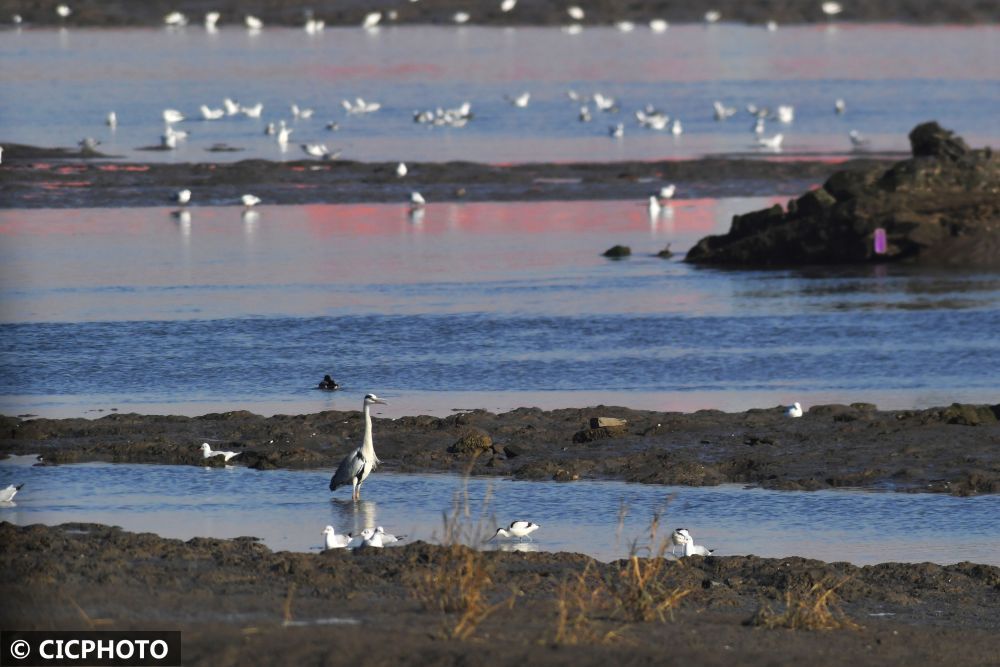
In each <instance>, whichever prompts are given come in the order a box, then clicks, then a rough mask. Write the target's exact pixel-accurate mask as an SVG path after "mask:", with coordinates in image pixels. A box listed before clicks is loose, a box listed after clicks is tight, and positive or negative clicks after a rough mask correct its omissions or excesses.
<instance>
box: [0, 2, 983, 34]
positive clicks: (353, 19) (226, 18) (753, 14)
mask: <svg viewBox="0 0 1000 667" xmlns="http://www.w3.org/2000/svg"><path fill="white" fill-rule="evenodd" d="M60 3H61V0H2V1H0V16H3V17H4V21H5V22H6V21H8V20H9V18H8V17H10V16H12V15H13V14H15V13H17V14H20V15H21V17H22V18H23V20H24V22H25V23H26V24H27V25H38V26H55V25H65V26H88V27H126V26H163V24H164V23H163V18H164V16H166V15H167V14H168V13H170V12H173V11H181V12H184V13H185V14H187V16H188V18H189V20H190V21H191V23H192V28H194V27H195V26H197V27H199V28H200V24H201V22H202V20H203V17H204V15H205V13H206V12H209V11H218V12H220V13H221V18H220V20H219V25H220V26H232V25H234V24H236V25H239V26H241V27H242V24H243V18H244V16H245V15H247V14H253V15H255V16H257V17H259V18H260V19H262V20H263V21H264V24H265V29H266V26H268V25H271V26H274V25H285V26H301V25H302V24H303V23H304V21H305V19H306V17H307V16H313V17H314V18H316V19H322V20H324V21H326V23H327V25H328V26H359V25H361V22H362V20H363V19H364V17H365V15H366V14H368V13H369V12H372V11H381V12H382V25H396V24H432V25H433V24H437V25H454V24H455V19H454V15H455V13H456V12H459V11H464V12H466V13H468V15H469V18H468V23H469V24H470V25H490V26H518V25H521V26H555V25H567V24H569V23H573V22H575V21H573V20H571V18H570V17H569V15H568V14H567V12H566V8H567V7H568V6H569V4H572V3H565V2H559V1H557V0H534V1H532V2H526V1H525V2H519V3H517V5H516V7H515V8H514V9H513V10H512V11H509V12H503V11H501V10H500V2H499V1H497V2H489V3H482V2H476V1H475V0H421V2H418V3H414V2H406V1H405V0H389V1H388V2H381V3H372V2H368V1H367V0H337V1H336V2H334V0H286V1H284V2H269V1H267V0H249V1H244V0H239V1H237V0H148V1H146V2H124V1H122V0H110V1H109V0H76V1H75V2H70V3H68V4H69V5H70V7H71V8H72V10H73V12H72V14H70V16H68V17H66V18H65V19H60V17H59V16H58V15H57V14H56V11H55V8H56V5H58V4H60ZM580 4H581V5H582V6H583V7H584V8H585V10H586V15H585V16H584V17H583V18H582V19H581V20H580V21H579V23H581V24H582V25H585V26H601V25H603V26H608V25H612V24H614V23H616V22H618V21H625V20H627V21H632V22H634V23H636V24H638V25H639V26H644V25H645V24H646V23H647V22H649V21H650V20H651V19H663V20H666V21H669V22H671V23H703V22H704V16H705V12H706V11H708V10H715V11H718V12H719V13H720V14H721V20H722V21H724V22H735V23H750V24H763V23H766V22H767V21H772V20H773V21H777V22H778V23H779V24H797V23H827V22H828V21H829V18H828V17H827V16H826V15H825V14H824V13H823V12H822V10H821V8H820V5H821V3H819V2H809V3H802V2H798V3H794V2H793V3H789V2H774V1H772V0H749V1H745V2H744V1H737V0H713V1H712V2H710V3H690V2H682V1H681V0H635V1H633V2H629V3H627V7H622V3H620V2H614V1H613V0H589V1H588V2H586V3H580ZM836 18H837V20H838V21H841V22H863V23H871V22H903V23H918V24H931V23H996V22H997V21H1000V9H998V8H997V6H996V4H995V3H992V4H991V3H987V2H981V1H978V0H949V1H948V2H929V1H927V0H916V1H914V0H874V1H873V2H864V3H843V11H842V12H841V13H840V14H839V15H838V16H837V17H836Z"/></svg>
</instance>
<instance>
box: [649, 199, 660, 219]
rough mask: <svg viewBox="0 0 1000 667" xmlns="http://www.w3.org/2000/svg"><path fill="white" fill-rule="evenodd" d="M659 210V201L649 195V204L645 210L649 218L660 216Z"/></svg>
mask: <svg viewBox="0 0 1000 667" xmlns="http://www.w3.org/2000/svg"><path fill="white" fill-rule="evenodd" d="M661 208H662V207H661V206H660V200H659V199H657V198H656V197H654V196H652V195H650V197H649V203H648V204H647V205H646V209H647V211H648V212H649V217H651V218H655V217H656V216H658V215H659V214H660V209H661Z"/></svg>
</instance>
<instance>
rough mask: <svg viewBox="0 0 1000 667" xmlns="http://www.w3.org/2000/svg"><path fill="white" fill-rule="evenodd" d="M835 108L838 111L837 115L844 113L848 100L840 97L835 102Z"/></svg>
mask: <svg viewBox="0 0 1000 667" xmlns="http://www.w3.org/2000/svg"><path fill="white" fill-rule="evenodd" d="M833 110H834V111H836V112H837V115H840V114H842V113H844V112H845V111H847V102H845V101H844V99H843V98H842V97H838V98H837V99H836V100H835V101H834V103H833Z"/></svg>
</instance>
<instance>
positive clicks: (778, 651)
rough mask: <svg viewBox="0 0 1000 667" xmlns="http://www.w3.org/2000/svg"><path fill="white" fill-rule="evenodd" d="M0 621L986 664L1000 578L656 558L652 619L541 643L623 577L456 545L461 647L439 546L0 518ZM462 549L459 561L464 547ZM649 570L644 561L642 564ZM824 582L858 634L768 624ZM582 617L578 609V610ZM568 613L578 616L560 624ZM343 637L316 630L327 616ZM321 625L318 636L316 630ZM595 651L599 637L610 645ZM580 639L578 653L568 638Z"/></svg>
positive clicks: (647, 652) (309, 641)
mask: <svg viewBox="0 0 1000 667" xmlns="http://www.w3.org/2000/svg"><path fill="white" fill-rule="evenodd" d="M0 544H4V545H5V546H4V549H3V550H2V552H0V593H2V599H3V601H4V604H3V605H0V626H2V627H4V628H17V629H20V630H35V629H39V630H40V629H98V630H101V629H104V630H110V629H116V630H124V629H145V630H149V629H176V630H181V631H182V640H183V654H184V664H187V665H213V666H224V665H244V666H245V665H276V664H286V665H292V664H295V665H346V664H366V665H382V664H386V665H398V664H420V665H426V664H462V665H470V664H490V665H495V664H510V665H523V664H545V665H563V664H565V665H569V664H573V665H580V664H601V665H606V664H616V665H617V664H665V663H666V662H670V663H674V662H676V663H681V662H688V663H690V664H699V665H732V664H741V665H778V664H789V665H792V664H795V665H837V666H838V667H839V666H840V665H844V664H851V665H888V664H908V665H942V664H957V665H995V664H996V658H997V655H1000V614H998V613H997V609H998V608H1000V568H996V567H991V566H986V565H974V564H971V563H959V564H957V565H950V566H947V567H943V566H939V565H932V564H929V563H922V564H895V563H885V564H881V565H875V566H867V567H855V566H852V565H849V564H846V563H832V564H828V563H823V562H820V561H812V560H806V559H802V558H785V559H781V560H774V559H761V558H756V557H752V556H749V557H726V558H712V557H709V558H701V557H692V558H688V559H684V560H683V561H681V562H667V563H663V564H662V567H661V569H660V573H659V575H658V577H657V581H656V582H649V584H648V586H649V587H650V589H654V587H655V586H656V585H662V586H665V587H668V588H670V589H672V590H680V591H682V592H686V593H687V594H686V596H685V597H683V599H682V600H681V601H680V603H679V605H678V606H677V607H676V608H675V609H674V610H673V611H672V612H671V613H670V614H667V615H666V616H665V619H664V620H663V621H660V620H653V621H647V622H637V621H632V620H629V619H628V618H626V617H625V615H624V614H623V613H622V610H621V608H619V607H616V605H615V604H614V603H613V600H614V599H615V598H614V597H613V596H612V595H611V594H610V593H609V592H608V589H607V588H604V587H603V586H598V588H597V590H598V591H599V594H598V595H597V596H595V599H594V600H593V604H592V606H590V607H588V608H586V609H585V610H584V612H583V620H582V622H581V623H580V624H579V625H578V626H576V627H577V629H580V628H581V627H582V628H585V629H586V630H587V631H588V632H587V633H586V634H588V635H590V636H591V637H593V638H592V639H587V638H586V637H585V636H584V634H583V633H578V634H576V636H573V635H572V634H570V635H569V637H568V638H567V635H566V634H564V640H563V641H561V642H557V641H555V640H554V638H555V634H556V629H557V627H558V626H559V621H558V611H557V610H558V602H559V600H560V599H561V598H562V599H563V600H566V599H567V598H566V596H564V595H562V594H561V593H560V586H561V584H562V583H563V582H566V581H572V579H573V578H574V577H578V576H579V575H580V574H581V573H583V572H584V570H585V568H588V566H589V568H590V569H589V570H588V571H589V572H590V575H591V577H592V580H593V581H599V582H603V584H604V585H606V586H610V585H616V584H620V583H621V582H622V581H623V579H624V577H625V575H626V573H628V572H630V571H632V568H633V567H640V568H646V567H649V566H650V562H649V561H646V560H644V559H640V560H639V561H637V562H636V563H634V564H633V563H629V562H628V561H621V562H618V563H611V564H602V563H597V562H594V561H592V560H590V559H589V558H587V557H584V556H580V555H574V554H565V553H563V554H553V553H518V552H483V553H482V554H481V555H480V556H476V555H475V554H472V555H471V556H469V555H466V554H467V552H465V551H463V550H462V549H458V550H457V551H455V552H452V553H457V554H458V555H460V556H462V557H463V558H464V557H468V558H471V561H470V562H474V563H476V564H477V565H478V566H480V567H481V568H482V571H483V572H484V574H485V575H486V576H485V578H484V579H483V587H482V592H483V594H484V595H485V601H486V603H488V604H494V603H502V602H504V601H505V600H507V601H509V600H511V599H512V600H513V604H512V605H505V604H498V607H497V610H496V611H495V612H494V613H493V614H492V615H491V616H489V617H488V618H486V619H485V620H484V621H482V622H481V623H479V624H478V625H476V626H474V628H473V630H474V631H473V632H472V633H471V635H470V636H469V637H468V638H467V639H464V640H458V639H450V638H449V634H450V632H451V631H452V629H453V628H454V627H455V625H456V622H457V619H458V614H457V613H444V612H442V611H440V610H438V609H428V608H427V607H426V606H425V605H424V604H422V603H421V601H420V599H418V597H417V596H416V595H415V591H416V590H418V589H419V585H418V582H420V581H426V580H427V579H428V577H429V578H430V579H431V580H441V581H447V578H448V577H450V576H453V574H454V573H452V572H447V571H443V570H441V569H440V567H439V564H440V563H441V560H440V558H441V556H442V555H443V554H445V553H448V552H447V551H446V549H445V548H443V547H437V546H432V545H428V544H424V543H415V544H411V545H408V546H404V547H393V548H386V549H382V550H377V549H376V550H364V551H357V552H348V551H345V550H339V551H331V552H325V553H316V554H305V553H288V552H280V553H273V552H271V551H270V550H268V549H267V548H266V547H264V546H262V545H260V544H259V543H257V542H256V541H255V540H253V539H252V538H239V539H235V540H215V539H203V538H196V539H193V540H190V541H188V542H181V541H179V540H168V539H163V538H160V537H157V536H155V535H151V534H134V533H126V532H123V531H121V530H120V529H117V528H110V527H107V526H97V525H89V524H67V525H64V526H58V527H43V526H28V527H17V526H13V525H11V524H9V523H0ZM469 553H471V552H469ZM654 563H655V562H654ZM816 583H819V584H820V586H821V588H823V589H827V588H830V587H833V586H836V595H837V596H838V597H839V602H837V603H836V604H835V606H834V609H836V608H837V607H838V606H839V608H840V610H841V612H842V613H843V615H844V617H845V618H846V621H847V622H848V623H849V624H857V625H858V626H860V627H859V628H857V629H835V630H813V631H810V630H802V629H783V628H782V629H765V628H763V627H755V626H753V625H752V624H750V623H749V621H750V619H751V618H753V617H754V615H755V612H756V611H757V610H758V609H759V608H760V606H761V605H762V604H766V605H768V606H770V607H771V608H772V609H773V610H774V611H780V610H781V609H782V608H783V606H784V601H785V596H786V595H790V596H791V598H792V599H793V600H795V599H801V598H802V597H803V596H804V595H806V591H808V590H809V589H810V587H812V586H813V585H814V584H816ZM575 611H579V609H575ZM574 617H575V615H574ZM331 618H333V619H351V621H352V624H339V625H337V624H330V623H331V621H330V620H329V619H331ZM320 619H327V624H320V623H317V621H319V620H320ZM609 632H611V633H614V634H613V635H612V638H611V639H610V640H608V641H606V642H605V641H601V639H602V638H603V637H604V636H605V635H606V634H607V633H609ZM572 639H579V640H580V642H579V643H576V644H574V643H571V640H572Z"/></svg>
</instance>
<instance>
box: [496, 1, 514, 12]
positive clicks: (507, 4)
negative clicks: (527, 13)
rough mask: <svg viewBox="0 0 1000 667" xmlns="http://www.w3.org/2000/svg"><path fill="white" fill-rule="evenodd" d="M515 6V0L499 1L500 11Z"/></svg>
mask: <svg viewBox="0 0 1000 667" xmlns="http://www.w3.org/2000/svg"><path fill="white" fill-rule="evenodd" d="M516 6H517V0H503V2H501V3H500V11H502V12H504V13H507V12H509V11H511V10H512V9H514V7H516Z"/></svg>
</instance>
